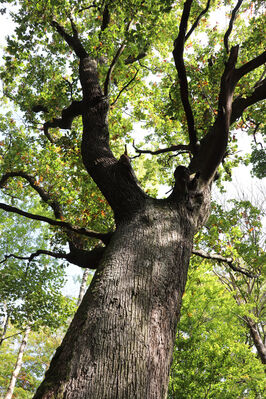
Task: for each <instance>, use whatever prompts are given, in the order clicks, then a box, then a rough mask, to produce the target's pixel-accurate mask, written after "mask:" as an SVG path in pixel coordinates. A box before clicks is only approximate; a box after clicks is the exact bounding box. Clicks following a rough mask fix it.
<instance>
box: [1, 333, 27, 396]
mask: <svg viewBox="0 0 266 399" xmlns="http://www.w3.org/2000/svg"><path fill="white" fill-rule="evenodd" d="M29 333H30V327H29V326H27V327H26V330H25V333H24V335H23V338H22V341H21V344H20V347H19V351H18V357H17V361H16V365H15V368H14V370H13V373H12V376H11V379H10V383H9V387H8V390H7V392H6V395H5V398H4V399H11V398H12V395H13V392H14V388H15V385H16V381H17V378H18V375H19V372H20V369H21V366H22V359H23V354H24V352H25V349H26V346H27V342H28V338H29Z"/></svg>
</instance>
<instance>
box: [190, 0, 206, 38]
mask: <svg viewBox="0 0 266 399" xmlns="http://www.w3.org/2000/svg"><path fill="white" fill-rule="evenodd" d="M210 3H211V0H208V1H207V4H206V7H205V9H204V10H203V11H201V13H200V14H199V16H198V18H197V19H196V21H195V22H194V24H193V25H192V27H191V28H190V30H189V31H188V33H187V34H186V36H185V41H187V39H188V38H189V36H190V35H191V34H192V33H193V32H194V30H195V29H196V27H197V26H198V24H199V22H200V20H201V18H202V17H203V15H204V14H206V13H207V12H208V10H209V7H210Z"/></svg>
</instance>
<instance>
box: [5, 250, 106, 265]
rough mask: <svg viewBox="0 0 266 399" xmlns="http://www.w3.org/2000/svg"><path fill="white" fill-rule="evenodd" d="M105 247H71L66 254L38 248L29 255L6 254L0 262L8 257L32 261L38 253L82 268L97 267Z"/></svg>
mask: <svg viewBox="0 0 266 399" xmlns="http://www.w3.org/2000/svg"><path fill="white" fill-rule="evenodd" d="M105 249H106V248H105V247H96V248H94V249H92V250H91V251H86V250H84V249H78V248H74V247H72V248H71V251H70V252H69V253H68V254H66V253H64V252H53V251H48V250H45V249H38V250H37V251H36V252H34V253H32V254H31V255H30V256H18V255H15V254H9V255H6V256H5V258H4V259H3V260H2V261H0V264H1V263H4V262H6V261H7V260H8V259H9V258H15V259H19V260H27V261H28V262H29V263H30V262H32V261H33V259H34V258H37V257H38V256H40V255H48V256H51V257H53V258H56V259H65V260H67V261H68V262H69V263H72V264H73V265H76V266H80V267H82V268H84V269H97V267H98V265H99V262H100V260H101V258H102V256H103V254H104V251H105Z"/></svg>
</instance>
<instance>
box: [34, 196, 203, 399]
mask: <svg viewBox="0 0 266 399" xmlns="http://www.w3.org/2000/svg"><path fill="white" fill-rule="evenodd" d="M208 205H209V198H208V200H207V201H206V203H205V204H204V206H202V208H203V209H204V211H203V213H204V217H206V215H207V213H208V212H207V209H208ZM196 229H197V226H196V223H195V218H193V212H192V211H191V210H188V209H187V206H186V203H185V201H181V203H180V204H179V205H176V203H175V202H172V201H163V200H162V201H158V200H151V199H150V200H149V201H147V202H146V206H145V207H144V209H142V210H141V211H140V212H138V213H136V214H135V216H134V217H133V218H132V219H131V221H127V222H124V223H120V224H119V226H118V228H117V231H116V232H115V234H114V236H113V238H112V240H111V243H110V244H109V246H108V248H107V250H106V252H105V255H104V258H103V260H102V262H101V264H100V267H99V269H98V270H97V271H96V274H95V276H94V279H93V282H92V283H91V286H90V288H89V290H88V291H87V293H86V295H85V297H84V299H83V301H82V303H81V305H80V307H79V309H78V311H77V313H76V315H75V318H74V320H73V322H72V324H71V326H70V328H69V331H68V333H67V335H66V337H65V338H64V340H63V343H62V345H61V347H60V348H59V349H58V350H57V352H56V354H55V357H54V358H53V360H52V362H51V366H50V369H49V371H48V372H47V374H46V378H45V382H44V383H43V384H42V385H41V386H40V387H39V389H38V391H37V393H36V394H35V396H34V398H35V399H37V398H38V399H39V398H42V399H48V398H64V399H70V398H73V399H74V398H75V399H77V398H84V399H85V398H95V399H97V398H99V399H103V398H104V399H128V398H130V399H133V398H136V399H143V398H145V399H152V398H153V399H160V398H165V397H166V395H167V389H168V376H169V370H170V365H171V357H172V349H173V344H174V339H175V332H176V325H177V320H178V317H179V312H180V307H181V299H182V295H183V292H184V287H185V283H186V278H187V269H188V264H189V258H190V255H191V250H192V242H193V236H194V234H195V231H196Z"/></svg>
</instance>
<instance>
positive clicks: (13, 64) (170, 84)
mask: <svg viewBox="0 0 266 399" xmlns="http://www.w3.org/2000/svg"><path fill="white" fill-rule="evenodd" d="M9 3H13V2H12V1H10V2H9ZM225 3H226V5H227V7H228V12H229V18H228V20H227V24H226V27H223V26H220V27H218V25H217V26H212V25H211V23H210V22H208V21H210V17H212V16H213V13H214V12H215V11H217V10H218V11H223V12H224V13H225V12H226V8H225V9H224V8H223V7H222V5H223V4H222V3H221V2H218V1H206V2H198V1H193V0H187V1H185V2H181V3H178V4H176V3H175V2H172V1H166V2H163V3H162V2H161V1H142V0H132V1H131V0H130V1H123V2H120V1H117V2H111V1H110V2H109V1H95V2H93V3H91V4H88V3H87V1H79V2H77V1H50V2H47V1H39V2H38V4H33V3H31V2H28V1H27V0H25V1H20V2H19V9H18V10H17V12H16V14H13V18H14V20H15V22H16V24H17V28H16V32H15V35H14V36H13V37H10V38H9V39H8V41H7V48H6V56H5V65H4V67H3V68H2V73H1V77H2V80H3V85H4V93H5V96H6V97H7V98H8V99H9V100H8V101H9V103H10V104H11V103H12V106H17V107H18V108H19V110H20V115H21V118H22V122H20V123H19V122H18V121H16V120H15V119H14V117H12V115H11V114H10V113H8V112H6V113H5V114H4V115H3V117H2V121H1V129H2V131H3V133H4V135H5V138H4V140H3V149H2V157H3V159H2V170H3V175H2V178H1V186H2V187H3V190H4V192H5V193H6V194H5V195H7V197H6V200H5V202H3V203H1V204H0V208H1V209H2V210H4V211H7V212H13V213H17V214H19V215H21V216H24V217H28V218H31V219H35V220H39V221H42V222H45V223H48V224H50V225H51V226H54V229H55V230H54V237H53V238H52V241H53V243H54V247H53V248H52V249H51V248H49V249H45V250H44V249H41V250H40V251H38V252H37V253H35V254H34V256H33V257H35V258H36V256H37V255H40V254H41V253H44V252H45V254H49V255H50V256H53V257H55V258H63V259H66V260H68V261H69V262H72V263H74V264H76V265H79V266H81V267H85V268H86V267H94V268H97V270H96V273H95V275H94V278H93V281H92V283H91V285H90V288H89V290H88V291H87V293H86V295H85V296H84V299H83V301H82V303H81V305H80V307H79V309H78V311H77V313H76V315H75V317H74V319H73V322H72V324H71V326H70V328H69V330H68V333H67V334H66V336H65V338H64V340H63V343H62V345H61V346H60V348H59V349H58V351H57V353H56V355H55V357H54V358H53V360H52V362H51V366H50V369H49V371H48V372H47V374H46V377H45V380H44V382H43V384H42V385H41V386H40V388H39V389H38V391H37V393H36V395H35V396H34V397H35V398H48V397H51V396H54V397H60V396H61V397H62V396H63V397H73V398H74V397H75V398H79V397H84V396H87V397H95V398H97V397H106V398H113V397H116V398H125V397H130V398H131V397H139V398H143V397H146V398H155V397H156V398H164V397H165V396H166V394H167V387H168V376H169V369H170V363H171V358H172V352H173V345H174V340H175V331H176V324H177V320H178V318H179V312H180V307H181V299H182V295H183V292H184V288H185V283H186V277H187V269H188V264H189V258H190V255H191V251H192V244H193V237H194V235H195V234H196V233H197V231H198V230H199V229H200V228H201V227H202V225H204V223H205V222H206V220H207V218H208V215H209V212H210V190H211V185H212V182H213V180H214V179H215V178H216V177H217V169H218V167H219V165H220V164H221V163H224V164H225V165H226V162H227V161H226V158H227V157H228V156H231V157H232V158H231V159H230V158H229V163H228V165H229V166H232V165H233V164H235V163H236V161H237V159H236V158H235V157H234V155H232V153H234V144H235V143H234V136H231V134H229V133H230V129H232V128H234V127H235V126H236V125H235V124H236V123H238V121H239V120H240V118H241V117H242V116H243V115H244V117H245V123H246V125H247V126H250V125H251V123H253V122H252V121H253V119H252V116H253V114H254V115H255V114H256V118H257V119H259V121H260V111H259V109H260V101H261V100H262V99H263V98H264V96H265V84H266V83H265V79H264V69H263V64H264V63H265V60H266V53H265V52H263V48H262V42H263V27H264V26H265V24H264V16H263V13H262V10H261V7H262V4H261V2H260V1H255V2H253V3H252V4H251V5H250V3H249V2H248V3H246V2H244V1H242V0H239V1H238V2H237V3H236V4H234V2H231V1H226V2H225ZM178 26H179V28H178ZM240 32H241V35H240ZM203 33H204V40H203V39H202V37H201V36H200V35H202V34H203ZM239 37H241V39H242V41H241V43H240V42H239V41H240V40H239ZM173 44H174V50H173V59H172V58H171V60H170V54H171V51H172V46H173ZM158 74H160V75H161V76H159V77H158V76H157V77H156V78H155V76H156V75H158ZM176 74H177V75H178V77H177V76H176ZM154 75H155V76H154ZM246 109H247V111H246ZM128 114H130V115H128ZM107 116H108V120H107ZM16 119H17V118H16ZM136 121H138V122H141V123H142V126H144V127H145V129H148V135H147V136H146V138H145V140H146V142H147V143H149V148H148V149H143V148H142V149H140V148H137V147H136V146H135V151H136V153H137V154H138V155H142V154H144V153H148V154H150V155H157V156H158V155H160V158H159V161H158V167H155V165H157V163H156V160H155V159H154V158H153V159H152V160H151V161H150V162H149V158H146V160H139V159H137V160H136V161H135V163H134V164H133V163H132V164H131V163H130V158H129V154H128V152H127V148H126V149H125V147H124V144H125V143H127V142H128V141H129V140H130V137H131V136H133V137H134V133H133V130H134V125H133V123H134V122H136ZM260 127H261V126H259V127H258V130H259V129H260ZM66 130H67V131H66ZM132 133H133V134H132ZM80 143H81V149H80ZM161 146H162V147H161ZM138 147H139V146H138ZM141 147H142V146H141ZM169 152H170V153H174V154H175V155H176V156H175V157H171V158H170V159H169ZM180 152H181V154H180ZM121 154H122V155H121ZM166 154H168V155H166ZM138 166H139V178H140V183H141V185H142V186H141V185H140V184H139V182H138V181H137V178H136V176H135V173H134V171H133V167H135V169H137V167H138ZM156 180H157V181H159V182H164V183H168V184H170V185H171V186H172V191H171V193H170V195H169V196H168V197H167V198H165V199H163V200H160V199H156V198H155V196H156V192H155V190H153V189H152V187H153V186H154V182H155V181H156ZM145 185H146V186H145ZM10 192H12V197H11V198H10V197H9V196H8V194H9V193H10ZM100 192H101V194H100ZM34 194H36V195H38V197H39V200H40V204H42V205H41V206H43V208H44V210H46V211H48V209H49V210H50V211H52V213H53V215H50V216H46V215H45V216H44V215H43V214H37V213H35V212H34V213H32V212H30V211H25V210H22V209H21V206H22V205H21V204H22V203H21V202H20V201H21V200H22V199H25V198H26V197H27V196H29V197H30V198H31V197H32V196H33V195H34ZM14 196H16V197H17V198H15V199H14ZM108 204H109V205H108ZM112 212H113V213H112ZM112 215H113V216H112ZM65 244H68V246H69V252H66V251H65V249H64V245H65ZM95 245H96V246H95ZM30 258H31V259H32V256H30ZM129 365H130V366H129Z"/></svg>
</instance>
